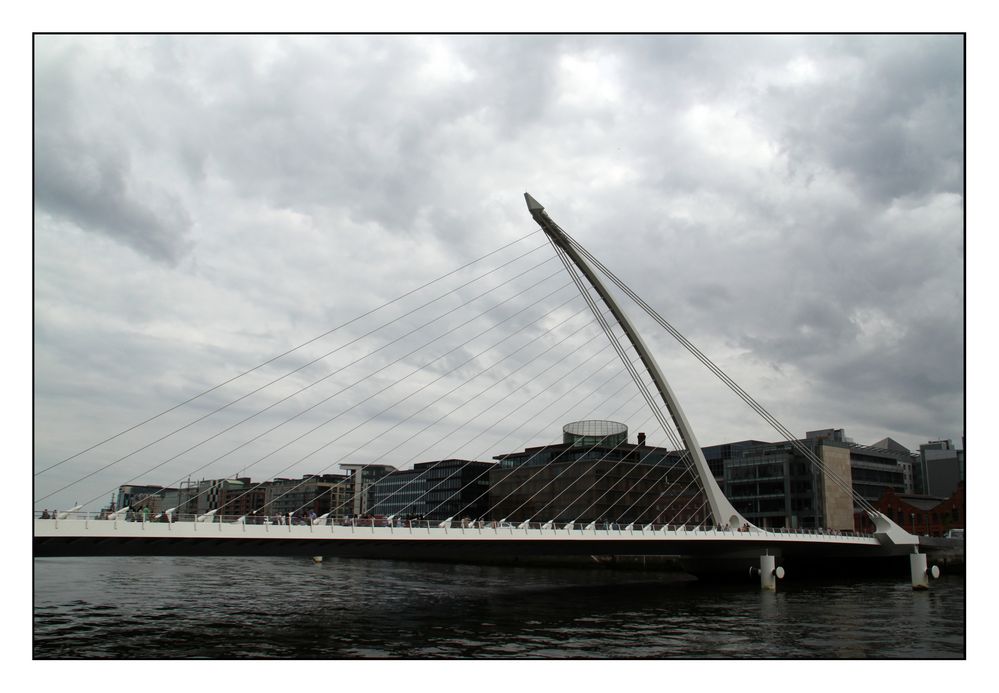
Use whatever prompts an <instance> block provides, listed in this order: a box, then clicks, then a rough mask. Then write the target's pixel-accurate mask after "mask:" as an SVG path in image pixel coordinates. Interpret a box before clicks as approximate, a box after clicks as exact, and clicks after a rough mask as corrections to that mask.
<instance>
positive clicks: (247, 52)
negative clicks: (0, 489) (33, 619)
mask: <svg viewBox="0 0 999 693" xmlns="http://www.w3.org/2000/svg"><path fill="white" fill-rule="evenodd" d="M34 57H35V65H34V68H35V73H34V75H35V79H34V87H35V94H34V99H35V100H34V106H35V121H34V126H35V131H34V154H35V162H34V163H35V170H34V185H35V229H34V231H35V236H34V240H35V247H34V270H35V302H34V308H35V313H34V328H35V335H34V337H35V417H36V418H35V465H36V469H42V468H45V467H48V466H50V465H52V464H54V463H55V462H58V461H59V460H61V459H63V458H65V457H67V456H68V455H71V454H74V453H76V452H78V451H80V450H83V449H84V448H87V447H89V446H90V445H91V444H93V443H95V442H97V441H99V440H101V439H103V438H105V437H107V436H108V435H111V434H113V433H116V432H118V431H120V430H122V429H124V428H127V427H128V426H130V425H132V424H134V423H137V422H139V421H141V420H143V419H145V418H146V417H148V416H151V415H153V414H155V413H157V412H159V411H162V410H164V409H166V408H167V407H170V406H172V405H174V404H176V403H178V402H180V401H183V400H184V399H186V398H187V397H189V396H191V395H193V394H197V393H198V392H200V391H201V390H203V389H205V388H207V387H209V386H211V385H214V384H216V383H218V382H220V381H222V380H225V379H226V378H229V377H231V376H233V375H236V374H237V373H239V372H241V371H243V370H246V369H247V368H250V367H253V366H255V365H257V364H258V363H260V362H262V361H264V360H265V359H267V358H269V357H271V356H273V355H276V354H278V353H281V352H282V351H284V350H286V349H288V348H291V347H293V346H295V345H298V344H300V343H302V342H304V341H306V340H307V339H310V338H312V337H314V336H316V335H318V334H321V333H322V332H325V331H326V330H327V329H330V328H331V327H334V326H336V325H337V324H339V323H341V322H343V321H344V320H346V319H348V318H351V317H353V316H354V315H357V314H359V313H361V312H363V311H364V310H366V309H368V308H371V307H374V306H376V305H378V304H379V303H381V302H383V301H386V300H389V299H392V298H394V297H396V296H398V295H400V294H402V293H404V292H406V291H408V290H409V289H412V288H413V287H416V286H418V285H420V284H423V283H424V282H427V281H430V280H432V279H434V278H435V277H438V276H439V275H442V274H444V273H445V272H448V271H450V270H451V269H453V268H455V267H458V266H460V265H462V264H464V263H466V262H468V261H470V260H473V259H475V258H478V257H480V256H482V255H484V254H486V253H488V252H490V251H492V250H495V249H496V248H498V247H500V246H502V245H503V244H505V243H509V242H511V241H513V240H514V239H517V238H520V237H522V236H524V235H525V234H528V233H530V232H531V231H532V229H536V228H537V227H536V225H535V224H534V222H533V221H532V220H531V218H530V216H529V214H528V213H527V210H526V206H525V204H524V200H523V193H524V192H525V191H529V192H530V193H531V194H532V195H534V197H536V198H537V199H538V200H539V201H540V202H541V203H542V204H544V205H545V206H546V208H547V209H548V211H549V213H550V214H551V216H552V217H553V218H554V219H555V220H556V221H558V222H559V224H560V225H561V226H562V227H563V228H565V229H566V230H567V231H569V232H570V233H571V234H572V235H573V236H574V237H575V238H576V239H577V240H579V241H580V242H581V243H582V244H583V245H585V246H586V247H587V248H588V249H589V250H590V251H591V252H592V253H593V254H594V255H596V256H597V257H598V258H600V259H601V260H602V261H603V262H604V264H606V265H607V266H609V267H610V268H611V269H612V270H613V271H615V272H616V273H617V274H618V275H619V276H621V277H622V278H624V279H625V280H626V281H627V282H628V283H629V284H630V285H631V286H632V287H633V288H634V289H635V290H636V291H637V292H638V293H639V294H641V295H642V296H643V297H644V298H645V299H646V300H647V301H648V302H649V303H650V304H651V305H653V306H654V307H656V308H657V310H659V312H660V313H661V314H662V315H663V316H664V317H666V318H667V319H668V320H670V321H671V322H672V323H673V324H674V325H675V326H676V327H677V328H678V329H680V330H681V331H682V332H684V333H685V334H686V336H687V337H688V338H689V339H691V341H693V342H694V343H695V344H697V345H698V346H699V347H700V348H701V350H702V351H704V352H705V353H706V354H707V355H708V356H710V357H711V358H712V359H714V360H715V361H716V362H717V363H718V364H719V365H720V366H722V368H724V369H725V370H726V371H727V372H728V373H729V374H730V375H731V376H732V377H733V378H734V379H735V380H736V381H737V382H739V383H740V384H741V385H743V387H744V388H745V389H746V390H748V391H749V392H750V393H752V394H753V395H754V396H755V397H756V399H757V400H759V401H760V402H761V403H763V404H764V405H765V406H767V407H768V408H769V409H770V411H771V412H773V413H774V414H775V415H776V416H777V418H779V419H780V420H781V421H782V422H783V423H784V424H785V425H786V426H787V427H788V428H790V429H791V430H792V431H794V432H795V433H799V434H802V435H803V434H804V432H805V431H806V430H812V429H818V428H827V427H837V428H845V429H846V433H847V435H848V436H850V437H851V438H853V439H854V440H855V441H856V442H859V443H865V444H870V443H874V442H875V441H877V440H879V439H881V438H884V437H885V436H891V437H892V438H894V439H896V440H897V441H898V442H900V443H902V444H903V445H905V446H906V447H909V448H910V449H913V450H915V449H918V445H919V444H920V443H922V442H926V441H927V440H930V439H937V438H950V439H953V440H954V442H955V443H957V444H958V445H959V446H960V445H961V436H962V434H963V432H964V409H963V397H964V383H963V378H964V372H963V371H964V357H963V351H964V322H963V319H964V318H963V315H964V294H963V281H964V244H963V226H962V225H963V215H964V197H963V186H964V178H963V166H964V145H963V138H964V130H963V123H964V111H963V102H964V87H963V80H964V67H963V42H962V38H961V37H959V36H901V35H899V36H884V37H879V36H844V37H837V36H776V37H769V36H717V37H712V36H652V37H638V36H615V37H598V36H568V37H547V36H521V37H505V36H483V37H479V36H443V37H437V36H385V37H369V36H323V37H250V36H230V37H207V36H189V37H156V36H136V37H127V36H119V37H100V36H84V37H72V36H38V37H36V39H35V54H34ZM542 240H543V239H542V238H541V237H540V236H536V237H534V238H532V239H528V240H527V241H524V242H522V243H527V244H529V245H523V247H522V248H521V246H520V245H518V246H515V247H514V248H512V249H511V254H508V256H509V257H512V256H513V255H514V254H516V253H515V252H514V251H516V250H517V249H521V250H523V251H526V250H528V249H529V248H531V247H534V246H535V245H537V244H538V243H540V242H541V241H542ZM545 253H547V254H545ZM535 255H536V256H537V262H540V261H542V260H545V259H548V258H550V257H551V252H550V250H547V249H544V248H542V249H541V250H540V251H538V252H537V253H535ZM532 257H533V256H532ZM525 261H526V260H525ZM526 267H527V265H525V266H524V268H525V269H526ZM545 267H546V268H548V269H550V270H554V269H556V266H555V265H553V264H551V263H549V264H548V265H546V266H545ZM569 295H570V294H565V296H566V297H568V296H569ZM578 307H580V306H578V305H577V306H575V308H578ZM630 312H632V313H635V312H636V311H635V309H634V308H631V309H630ZM358 329H359V330H360V328H358ZM643 329H644V330H645V331H646V332H645V334H646V336H647V340H648V341H649V342H650V344H651V345H652V346H653V349H654V350H655V352H656V355H657V358H659V359H660V361H661V363H662V365H663V368H664V371H665V372H666V375H667V377H668V378H670V380H671V382H672V383H673V384H674V385H675V387H676V389H677V391H678V394H679V396H680V398H681V402H682V403H683V405H684V407H685V408H686V410H687V415H688V418H689V419H690V421H691V424H692V426H693V427H694V429H695V431H696V432H697V435H698V437H699V439H700V442H701V444H703V445H709V444H715V443H722V442H729V441H733V440H740V439H745V438H756V439H763V440H774V439H777V437H778V436H777V435H776V434H775V433H774V432H773V431H772V430H771V429H769V428H768V427H767V426H766V424H765V423H764V422H762V421H761V420H760V419H758V418H757V417H755V415H754V414H753V413H752V412H751V411H750V410H748V409H747V408H746V407H745V406H744V405H742V404H741V403H740V402H739V401H738V400H737V399H736V398H735V397H734V396H732V395H730V394H729V393H727V391H723V390H722V389H721V388H720V387H719V386H718V385H717V383H716V382H714V381H713V379H712V376H711V375H710V374H709V373H708V372H707V371H705V370H704V369H703V368H701V367H700V366H698V365H697V364H696V362H694V361H693V359H691V358H690V357H689V356H686V355H685V354H684V353H682V352H681V350H679V349H678V347H677V346H676V344H675V343H674V342H672V340H671V339H670V338H669V337H668V336H666V335H663V334H660V333H658V332H654V331H651V328H650V327H649V326H648V325H646V324H645V323H643ZM319 353H322V350H320V351H319ZM608 353H609V352H608ZM622 411H625V410H622ZM597 418H602V417H597ZM608 418H614V417H613V416H608ZM178 420H180V419H178ZM621 420H624V419H623V418H622V419H621ZM641 420H644V417H641ZM641 420H628V421H626V423H628V424H629V425H630V426H632V428H633V431H634V430H637V429H638V428H639V426H640V423H641ZM559 435H560V431H559V428H558V427H555V429H554V430H552V431H551V433H550V435H548V436H544V437H543V438H542V439H539V440H519V441H518V442H519V443H523V444H526V443H528V442H530V443H543V442H549V441H551V440H557V439H558V437H559ZM650 437H651V436H650ZM136 440H138V438H136ZM118 442H121V443H122V445H123V447H122V446H119V447H118V448H114V450H113V451H107V452H103V451H101V450H98V451H94V453H90V454H88V455H83V456H81V457H80V458H79V459H78V460H74V461H72V462H68V463H66V464H64V465H61V466H60V467H58V468H57V469H56V470H53V471H52V472H49V473H47V474H44V475H41V476H39V477H36V489H35V497H36V498H38V497H40V496H43V495H45V494H47V493H49V492H51V491H52V490H54V489H56V488H58V487H59V486H62V485H63V484H66V483H69V482H71V481H73V480H75V479H76V478H78V477H81V476H83V475H84V474H88V473H90V472H92V471H94V470H96V469H98V468H99V467H101V466H103V465H104V464H107V463H108V462H110V461H112V460H113V459H114V455H116V454H122V453H121V451H127V450H128V448H127V446H124V442H125V441H118ZM650 442H656V443H665V442H666V441H664V440H654V441H653V440H650ZM111 447H113V446H111ZM512 447H513V448H514V449H515V448H516V447H517V446H516V445H514V446H512ZM508 451H510V450H509V449H499V450H495V451H494V452H495V453H499V452H508ZM413 452H416V451H415V450H414V451H413ZM466 452H467V453H468V454H472V452H473V451H472V450H469V451H466ZM474 452H478V451H474ZM407 456H408V455H407ZM140 457H142V456H138V455H137V456H136V459H132V460H128V461H125V462H122V463H121V464H120V465H117V466H114V467H112V468H111V469H110V470H108V471H107V472H106V473H101V474H98V475H95V477H94V478H92V479H90V480H88V481H86V482H83V483H81V484H80V485H78V486H76V487H74V488H71V489H70V490H67V491H66V492H64V493H60V494H57V495H55V496H53V497H52V498H50V499H48V500H46V501H44V504H46V505H49V506H59V507H66V506H67V505H68V504H69V503H70V502H72V501H74V500H84V498H85V497H86V498H87V499H89V498H90V497H91V496H94V495H98V494H99V493H100V492H101V490H102V489H109V488H112V487H114V486H116V485H117V484H118V483H121V482H124V481H127V480H129V479H130V478H131V476H132V475H133V474H140V473H142V472H143V469H146V468H148V467H151V466H152V465H153V464H155V463H156V460H157V459H158V458H156V457H155V456H154V455H153V456H147V457H142V459H141V460H140V459H138V458H140ZM204 461H207V460H206V459H204V458H203V457H201V458H197V459H193V460H192V461H191V462H190V464H189V465H188V468H193V467H195V466H196V464H200V463H202V462H204ZM417 461H421V460H417ZM133 463H134V464H133ZM241 464H242V463H241V462H238V461H231V463H229V466H228V467H225V466H224V465H221V466H219V467H218V471H219V472H220V473H218V474H215V476H225V475H227V474H232V473H233V472H235V471H238V470H239V469H240V468H241V467H240V465H241ZM143 465H145V467H144V466H143ZM182 469H183V464H181V465H180V466H174V467H169V468H167V469H163V470H160V471H157V472H155V473H149V474H148V475H147V476H144V477H143V480H145V481H147V482H149V483H170V482H172V481H175V479H176V477H177V476H179V475H180V473H181V470H182ZM277 469H279V468H278V467H271V466H268V465H267V464H263V465H260V466H259V467H257V468H255V469H254V470H253V472H252V473H251V475H252V476H253V477H254V478H255V479H256V478H262V477H266V476H267V475H268V474H270V473H274V472H275V471H277ZM174 471H177V472H178V473H177V474H174V473H173V472H174ZM304 471H317V470H316V469H315V468H301V469H295V470H293V471H292V472H291V473H292V474H300V473H302V472H304ZM331 471H332V470H331Z"/></svg>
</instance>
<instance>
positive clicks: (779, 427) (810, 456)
mask: <svg viewBox="0 0 999 693" xmlns="http://www.w3.org/2000/svg"><path fill="white" fill-rule="evenodd" d="M566 238H568V240H569V242H570V243H572V245H573V247H574V248H575V249H576V250H577V251H578V252H579V253H580V254H582V255H584V256H585V257H586V258H587V259H588V260H589V261H590V262H592V263H593V264H594V265H596V267H597V268H598V269H599V270H600V271H601V272H603V273H604V275H606V276H607V277H608V278H609V279H610V280H611V281H612V282H613V283H614V284H615V285H616V286H617V287H618V288H619V289H621V291H623V292H624V293H625V294H626V295H627V296H628V297H629V298H631V299H632V300H633V301H634V302H635V303H636V304H638V306H639V307H640V308H642V310H644V311H645V312H646V313H647V314H648V315H649V316H650V317H651V318H652V319H653V320H655V321H656V322H657V323H659V325H660V326H661V327H663V328H664V329H665V330H666V331H667V332H669V333H670V335H672V336H673V337H674V339H676V340H677V341H678V342H680V344H681V345H682V346H683V347H684V348H686V349H687V351H689V352H690V353H691V354H693V355H694V357H695V358H697V360H698V361H700V362H701V363H702V364H703V365H704V366H706V367H707V368H708V370H710V371H711V372H712V373H713V374H714V375H715V376H716V377H717V378H719V379H720V380H721V381H722V382H723V383H724V384H725V385H727V386H728V387H729V389H731V390H732V391H733V392H734V393H735V394H736V395H738V396H739V398H740V399H742V400H743V401H744V402H745V403H746V404H747V405H749V406H750V407H751V408H752V409H753V410H754V411H756V413H757V414H759V415H760V416H761V417H762V418H763V419H764V420H765V421H766V422H767V423H769V424H770V426H771V427H772V428H773V429H774V430H775V431H777V433H778V434H780V435H781V437H783V438H784V439H785V440H786V441H787V442H788V443H790V444H791V445H792V446H793V447H794V448H795V449H796V450H797V451H798V452H799V453H801V454H802V455H803V456H804V457H805V458H806V459H807V460H809V461H810V462H811V463H812V464H813V465H816V466H817V468H818V469H820V470H822V471H823V473H825V474H827V475H828V476H829V477H830V478H831V479H832V480H833V482H834V483H836V484H837V485H838V486H839V487H840V488H842V489H843V490H845V491H848V492H849V493H850V494H851V496H852V497H853V499H854V500H855V501H859V504H860V505H861V507H862V508H864V509H865V510H868V511H872V512H878V511H877V509H876V508H875V507H874V506H873V505H872V504H871V503H870V502H869V501H867V500H866V499H865V498H863V497H862V496H860V495H859V494H858V493H856V491H854V490H853V486H852V484H849V483H847V482H846V481H845V480H844V479H842V478H841V477H840V476H839V475H838V474H836V473H835V472H833V471H832V470H830V469H828V467H827V466H826V465H825V464H824V463H823V462H822V460H821V459H819V457H818V456H817V455H815V454H814V453H813V452H812V451H811V450H809V449H808V448H807V447H806V446H804V445H803V444H801V442H800V441H799V439H798V438H797V437H796V436H795V435H794V434H793V433H791V432H790V431H789V430H788V429H787V428H786V427H785V426H784V425H783V424H782V423H781V422H780V421H778V420H777V418H776V417H775V416H773V414H771V413H770V412H769V411H767V409H766V408H764V407H763V405H761V404H760V403H759V402H757V401H756V400H755V399H754V398H753V397H752V396H751V395H749V393H747V392H746V391H745V390H744V389H743V388H742V387H741V386H740V385H738V384H737V383H736V382H735V381H734V380H732V378H731V377H729V376H728V374H727V373H725V372H724V371H723V370H722V369H721V368H720V367H719V366H718V365H716V364H715V363H714V362H713V361H711V359H709V358H708V357H707V356H706V355H705V354H704V353H703V352H701V351H700V349H698V348H697V347H696V346H695V345H694V344H693V343H691V342H690V341H689V340H688V339H687V338H686V337H685V336H684V335H683V334H682V333H681V332H680V331H679V330H677V329H676V328H675V327H673V325H672V324H670V323H669V322H668V321H667V320H666V319H665V318H663V317H662V316H661V315H660V314H659V313H658V312H657V311H656V310H655V309H654V308H652V307H651V306H650V305H649V304H648V303H646V302H645V300H644V299H642V298H641V297H640V296H638V294H636V293H635V292H634V291H632V289H631V288H630V287H628V285H627V284H625V283H624V282H623V281H622V280H621V279H619V278H618V277H617V276H616V275H615V274H614V273H613V272H611V271H610V270H609V269H608V268H607V267H606V266H605V265H604V264H603V263H601V262H600V261H599V260H597V259H596V258H595V257H593V255H592V254H591V253H590V252H589V251H587V250H586V249H585V248H584V247H583V246H582V245H580V244H579V243H578V242H577V241H576V240H575V239H574V238H572V237H571V236H569V235H568V234H566Z"/></svg>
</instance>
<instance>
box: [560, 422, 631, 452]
mask: <svg viewBox="0 0 999 693" xmlns="http://www.w3.org/2000/svg"><path fill="white" fill-rule="evenodd" d="M562 442H563V443H565V444H566V445H572V446H574V447H593V446H594V445H601V446H604V445H606V446H608V447H613V446H615V445H621V444H622V443H627V442H628V427H627V426H625V425H624V424H623V423H618V422H617V421H573V422H572V423H570V424H566V425H565V426H563V427H562Z"/></svg>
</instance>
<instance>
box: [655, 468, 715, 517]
mask: <svg viewBox="0 0 999 693" xmlns="http://www.w3.org/2000/svg"><path fill="white" fill-rule="evenodd" d="M694 477H695V478H692V479H691V480H690V481H688V482H687V485H686V486H684V487H683V488H682V489H681V490H680V493H679V494H677V497H678V498H683V497H684V496H683V494H684V493H686V492H687V489H689V488H690V487H691V486H694V489H695V491H696V490H697V488H698V487H697V483H696V475H694ZM675 485H676V484H674V486H675ZM670 488H672V486H671V487H670ZM698 495H700V496H701V497H702V501H701V504H700V505H699V506H698V507H697V508H696V509H695V510H694V512H695V513H696V512H700V510H701V509H702V508H703V507H704V506H705V505H706V504H707V499H705V498H704V494H703V492H702V493H701V494H697V493H692V494H691V495H690V498H688V499H687V502H686V503H684V504H683V506H682V507H681V508H680V509H679V510H678V511H676V512H675V513H674V514H673V517H671V518H670V520H669V521H668V522H666V524H668V525H669V524H676V523H675V522H674V520H676V518H678V517H680V515H682V514H683V511H684V510H686V509H687V507H688V506H689V505H690V504H691V503H692V502H694V499H696V498H698ZM670 507H672V503H669V504H667V505H666V507H665V508H663V509H662V512H660V513H659V514H658V515H656V517H655V519H654V520H653V521H652V523H653V524H655V523H656V521H657V520H659V519H660V518H661V517H662V516H663V515H665V514H666V513H667V512H668V511H669V509H670ZM684 524H686V522H684Z"/></svg>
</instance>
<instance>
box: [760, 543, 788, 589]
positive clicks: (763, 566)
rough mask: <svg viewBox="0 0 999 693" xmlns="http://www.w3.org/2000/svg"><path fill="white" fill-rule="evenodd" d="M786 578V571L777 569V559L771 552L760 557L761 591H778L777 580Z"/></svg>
mask: <svg viewBox="0 0 999 693" xmlns="http://www.w3.org/2000/svg"><path fill="white" fill-rule="evenodd" d="M782 577H784V569H783V568H778V567H777V557H776V556H771V555H770V553H769V552H767V553H766V554H764V555H762V556H760V589H762V590H764V591H767V592H776V591H777V580H778V579H779V578H782Z"/></svg>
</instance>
